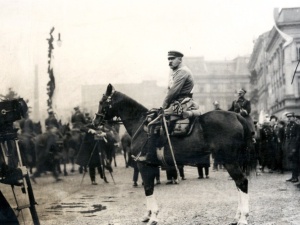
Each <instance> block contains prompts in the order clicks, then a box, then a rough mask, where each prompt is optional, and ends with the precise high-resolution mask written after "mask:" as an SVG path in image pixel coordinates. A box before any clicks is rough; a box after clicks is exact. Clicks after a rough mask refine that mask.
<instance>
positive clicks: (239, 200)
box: [234, 189, 242, 221]
mask: <svg viewBox="0 0 300 225" xmlns="http://www.w3.org/2000/svg"><path fill="white" fill-rule="evenodd" d="M241 198H242V196H241V191H240V189H238V207H237V210H236V214H235V216H234V219H235V220H236V221H239V219H240V218H241V204H242V203H241Z"/></svg>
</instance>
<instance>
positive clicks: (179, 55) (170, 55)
mask: <svg viewBox="0 0 300 225" xmlns="http://www.w3.org/2000/svg"><path fill="white" fill-rule="evenodd" d="M169 57H183V54H182V53H181V52H178V51H169V52H168V58H169Z"/></svg>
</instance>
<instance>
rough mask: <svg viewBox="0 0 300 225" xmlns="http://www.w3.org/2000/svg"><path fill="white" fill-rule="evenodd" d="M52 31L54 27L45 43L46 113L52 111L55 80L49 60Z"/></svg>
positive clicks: (50, 57) (50, 58)
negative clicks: (46, 58) (46, 60)
mask: <svg viewBox="0 0 300 225" xmlns="http://www.w3.org/2000/svg"><path fill="white" fill-rule="evenodd" d="M53 31H54V27H52V29H51V30H50V38H48V39H47V41H48V74H49V78H50V80H49V82H48V83H47V95H48V100H47V105H48V111H49V110H53V108H52V97H53V94H54V90H55V78H54V73H53V66H52V64H51V60H52V57H53V55H52V50H53V49H54V47H53V41H54V38H53V36H52V33H53Z"/></svg>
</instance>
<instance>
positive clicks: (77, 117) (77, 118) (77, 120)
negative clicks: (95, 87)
mask: <svg viewBox="0 0 300 225" xmlns="http://www.w3.org/2000/svg"><path fill="white" fill-rule="evenodd" d="M71 122H72V124H73V127H74V128H80V127H81V126H82V125H84V124H86V120H85V117H84V115H83V114H82V113H81V112H76V113H75V114H73V115H72V118H71Z"/></svg>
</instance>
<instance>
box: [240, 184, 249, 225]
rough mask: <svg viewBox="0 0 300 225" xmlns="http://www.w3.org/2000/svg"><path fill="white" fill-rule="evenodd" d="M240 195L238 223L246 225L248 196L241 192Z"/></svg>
mask: <svg viewBox="0 0 300 225" xmlns="http://www.w3.org/2000/svg"><path fill="white" fill-rule="evenodd" d="M239 191H240V195H241V217H240V219H239V221H238V224H239V225H244V224H248V222H247V218H248V216H249V194H248V193H244V192H242V191H241V190H239Z"/></svg>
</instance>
